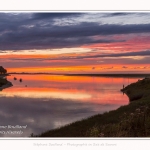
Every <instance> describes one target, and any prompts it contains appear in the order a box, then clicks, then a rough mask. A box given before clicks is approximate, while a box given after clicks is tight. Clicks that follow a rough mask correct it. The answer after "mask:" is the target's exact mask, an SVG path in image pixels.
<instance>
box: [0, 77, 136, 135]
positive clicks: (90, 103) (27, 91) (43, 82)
mask: <svg viewBox="0 0 150 150" xmlns="http://www.w3.org/2000/svg"><path fill="white" fill-rule="evenodd" d="M14 77H16V78H17V80H14ZM7 79H8V80H9V81H11V82H12V84H13V87H10V88H7V89H5V90H3V91H2V92H0V127H1V126H7V125H12V126H16V125H20V126H25V125H27V128H26V129H21V130H22V131H23V134H12V133H11V134H1V133H0V136H5V137H14V136H19V137H24V136H26V137H28V136H30V134H31V133H34V134H39V133H41V132H43V131H46V130H49V129H54V128H57V127H60V126H63V125H65V124H68V123H71V122H74V121H77V120H80V119H82V118H86V117H89V116H92V115H94V114H98V113H103V112H106V111H110V110H114V109H117V108H118V107H120V106H121V105H127V104H128V103H129V101H128V98H127V96H126V95H123V94H122V93H121V92H120V89H121V88H122V86H123V84H124V85H125V86H126V85H127V84H130V83H131V82H135V81H137V78H132V79H131V78H130V79H128V78H113V77H83V76H81V77H79V76H58V75H57V76H56V75H55V76H54V75H53V76H52V75H11V76H8V78H7ZM19 79H22V82H20V81H19ZM0 130H5V131H6V130H8V129H2V127H1V128H0ZM11 130H12V129H11ZM14 130H20V129H14Z"/></svg>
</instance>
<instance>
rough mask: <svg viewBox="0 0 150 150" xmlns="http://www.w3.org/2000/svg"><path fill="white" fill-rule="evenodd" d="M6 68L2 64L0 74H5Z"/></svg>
mask: <svg viewBox="0 0 150 150" xmlns="http://www.w3.org/2000/svg"><path fill="white" fill-rule="evenodd" d="M6 73H7V70H6V69H5V68H3V67H2V66H0V74H6Z"/></svg>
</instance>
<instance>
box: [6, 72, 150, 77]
mask: <svg viewBox="0 0 150 150" xmlns="http://www.w3.org/2000/svg"><path fill="white" fill-rule="evenodd" d="M9 74H22V75H63V76H92V77H150V74H56V73H9Z"/></svg>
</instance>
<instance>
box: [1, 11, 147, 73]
mask: <svg viewBox="0 0 150 150" xmlns="http://www.w3.org/2000/svg"><path fill="white" fill-rule="evenodd" d="M0 66H3V67H4V68H6V69H7V71H8V72H43V73H44V72H48V73H68V74H71V73H80V74H86V73H90V74H98V73H99V74H102V73H149V72H150V13H149V12H146V13H145V12H55V13H54V12H40V13H39V12H22V13H21V12H19V13H18V12H0Z"/></svg>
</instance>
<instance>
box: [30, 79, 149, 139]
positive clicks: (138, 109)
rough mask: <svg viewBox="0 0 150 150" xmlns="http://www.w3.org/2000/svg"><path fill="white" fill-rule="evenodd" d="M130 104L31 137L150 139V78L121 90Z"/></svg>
mask: <svg viewBox="0 0 150 150" xmlns="http://www.w3.org/2000/svg"><path fill="white" fill-rule="evenodd" d="M122 92H124V93H125V94H127V96H128V97H129V100H130V104H129V105H127V106H121V107H120V108H118V109H117V110H114V111H110V112H106V113H104V114H98V115H95V116H92V117H90V118H87V119H84V120H81V121H77V122H74V123H71V124H69V125H66V126H64V127H61V128H58V129H53V130H49V131H46V132H43V133H41V134H40V135H34V134H31V137H150V94H149V93H150V79H149V78H145V79H143V80H139V81H137V82H136V83H132V84H130V85H128V86H127V87H125V88H124V89H122Z"/></svg>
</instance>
